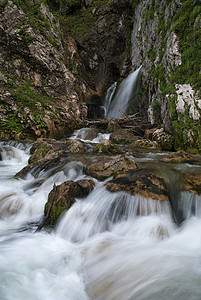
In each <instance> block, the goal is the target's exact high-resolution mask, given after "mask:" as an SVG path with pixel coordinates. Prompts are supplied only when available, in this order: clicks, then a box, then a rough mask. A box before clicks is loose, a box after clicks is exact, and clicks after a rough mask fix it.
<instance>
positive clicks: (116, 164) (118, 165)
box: [85, 155, 137, 180]
mask: <svg viewBox="0 0 201 300" xmlns="http://www.w3.org/2000/svg"><path fill="white" fill-rule="evenodd" d="M136 168H137V165H136V163H135V161H134V159H133V158H130V157H127V156H125V155H116V156H98V157H96V158H94V159H92V160H91V161H90V162H89V163H88V164H86V167H85V172H86V173H87V174H88V175H91V176H92V177H95V178H97V179H99V180H104V179H106V178H109V177H111V176H114V175H117V174H122V173H125V172H126V171H129V170H135V169H136Z"/></svg>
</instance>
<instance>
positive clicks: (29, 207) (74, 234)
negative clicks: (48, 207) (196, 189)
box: [0, 143, 201, 300]
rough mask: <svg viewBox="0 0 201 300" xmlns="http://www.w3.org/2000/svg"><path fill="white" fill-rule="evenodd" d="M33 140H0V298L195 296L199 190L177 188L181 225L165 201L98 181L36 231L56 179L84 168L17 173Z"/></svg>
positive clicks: (200, 288) (199, 272) (200, 275)
mask: <svg viewBox="0 0 201 300" xmlns="http://www.w3.org/2000/svg"><path fill="white" fill-rule="evenodd" d="M30 146H31V145H29V144H27V145H23V144H6V143H0V147H1V151H0V154H1V161H0V299H1V300H25V299H26V300H27V299H29V300H56V299H57V300H66V299H68V300H134V299H135V300H147V299H151V300H159V299H160V300H161V299H162V300H175V299H177V300H189V299H190V300H200V298H201V285H200V281H201V267H200V266H201V235H200V232H201V219H200V212H201V207H200V203H201V197H200V196H195V195H194V194H192V193H190V192H184V191H182V192H181V193H180V196H179V198H180V199H178V201H179V202H178V208H179V209H180V210H182V211H183V215H184V218H185V222H184V223H183V224H181V226H180V227H178V226H177V225H176V223H175V222H174V220H173V217H172V208H171V205H170V203H169V202H168V201H159V200H153V199H147V198H143V197H141V196H137V195H135V196H131V195H129V194H127V193H124V192H118V193H110V192H109V191H107V190H106V187H105V183H106V182H107V181H105V182H98V181H95V182H96V185H95V188H94V190H93V192H91V193H90V194H89V195H88V196H87V197H86V198H83V199H79V200H76V203H75V204H74V205H73V206H72V207H71V208H70V209H69V210H68V211H67V212H66V213H65V214H64V215H63V217H62V218H61V220H60V221H59V223H58V224H57V226H56V228H55V230H54V231H52V232H51V233H48V232H46V230H43V231H42V232H40V233H35V234H34V231H35V229H36V226H37V224H38V222H39V221H40V219H41V217H42V214H43V209H44V205H45V202H46V201H47V196H48V193H49V191H50V190H51V189H52V186H53V183H54V181H55V182H56V184H57V185H58V184H61V183H62V182H64V181H66V180H69V179H71V180H75V181H76V180H78V179H82V178H86V175H84V174H83V165H82V164H81V163H79V162H77V161H67V162H66V166H65V168H64V169H63V170H62V171H59V170H58V172H50V171H49V172H46V171H41V172H40V173H39V177H38V178H37V179H35V178H34V177H33V173H28V175H27V176H26V177H25V178H24V179H15V178H14V177H13V176H14V174H15V173H16V172H18V171H19V170H20V169H21V168H22V167H24V166H25V165H26V164H27V161H28V158H29V149H30ZM156 157H157V155H156V156H155V159H156ZM149 159H151V160H152V161H153V159H154V155H153V154H152V155H149V154H148V155H147V157H146V160H149ZM154 163H156V161H155V162H154ZM198 167H199V166H197V169H198ZM39 180H42V182H43V181H44V182H43V183H42V184H41V185H39V186H37V185H36V183H37V182H38V181H39Z"/></svg>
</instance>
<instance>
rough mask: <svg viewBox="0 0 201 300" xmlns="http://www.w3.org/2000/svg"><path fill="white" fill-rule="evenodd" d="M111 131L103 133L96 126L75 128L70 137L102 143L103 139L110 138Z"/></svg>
mask: <svg viewBox="0 0 201 300" xmlns="http://www.w3.org/2000/svg"><path fill="white" fill-rule="evenodd" d="M110 135H111V134H110V133H101V132H98V131H97V129H94V128H82V129H78V130H75V132H74V133H73V135H72V136H71V137H70V139H72V140H75V139H78V140H80V141H82V142H85V143H100V142H101V141H102V140H109V138H110Z"/></svg>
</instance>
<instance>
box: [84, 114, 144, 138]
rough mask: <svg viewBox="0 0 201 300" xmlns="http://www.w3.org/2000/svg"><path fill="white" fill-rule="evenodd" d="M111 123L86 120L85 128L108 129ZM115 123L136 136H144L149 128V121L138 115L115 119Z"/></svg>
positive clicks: (99, 120) (100, 120) (104, 120)
mask: <svg viewBox="0 0 201 300" xmlns="http://www.w3.org/2000/svg"><path fill="white" fill-rule="evenodd" d="M110 121H111V120H106V119H97V120H85V127H95V128H101V129H107V127H108V123H109V122H110ZM113 121H114V122H116V123H117V124H119V125H120V127H121V128H123V129H130V130H131V131H132V132H133V133H134V134H135V135H143V134H144V132H145V130H146V129H147V128H149V124H148V122H147V120H146V119H145V118H142V117H139V115H138V113H136V114H134V115H129V116H126V117H125V118H120V119H113Z"/></svg>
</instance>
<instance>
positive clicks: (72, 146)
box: [66, 140, 87, 153]
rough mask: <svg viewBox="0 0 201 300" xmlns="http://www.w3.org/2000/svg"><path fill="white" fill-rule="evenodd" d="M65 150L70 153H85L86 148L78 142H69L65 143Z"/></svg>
mask: <svg viewBox="0 0 201 300" xmlns="http://www.w3.org/2000/svg"><path fill="white" fill-rule="evenodd" d="M66 146H67V150H68V151H69V152H71V153H82V152H85V151H86V149H87V147H86V146H85V144H84V143H83V142H81V141H79V140H69V141H68V142H67V143H66Z"/></svg>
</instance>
